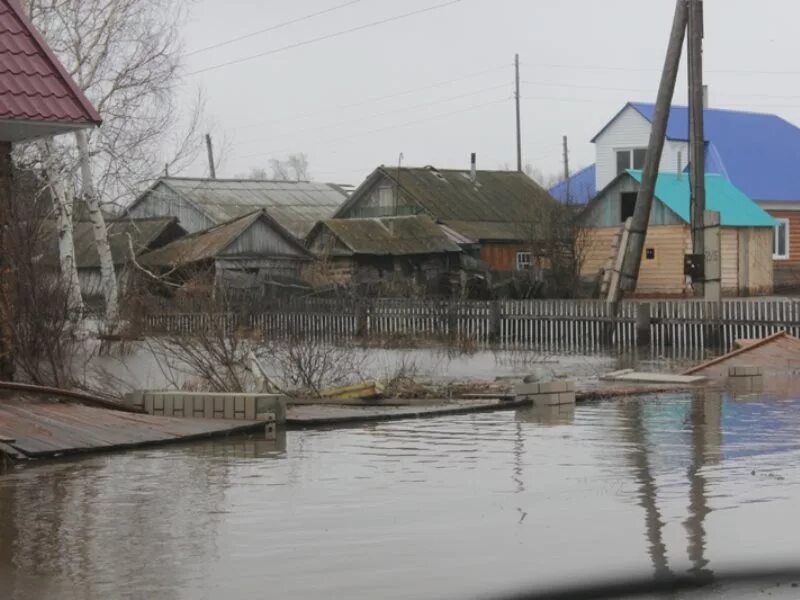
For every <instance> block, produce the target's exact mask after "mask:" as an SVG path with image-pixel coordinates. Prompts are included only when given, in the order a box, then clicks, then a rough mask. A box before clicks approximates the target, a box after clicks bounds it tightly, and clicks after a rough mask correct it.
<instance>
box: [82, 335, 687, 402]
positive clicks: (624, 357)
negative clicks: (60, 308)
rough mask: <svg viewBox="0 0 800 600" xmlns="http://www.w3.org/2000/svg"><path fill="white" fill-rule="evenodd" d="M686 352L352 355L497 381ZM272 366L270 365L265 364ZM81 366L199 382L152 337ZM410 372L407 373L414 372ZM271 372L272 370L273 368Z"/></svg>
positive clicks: (122, 376) (125, 382)
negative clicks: (150, 340)
mask: <svg viewBox="0 0 800 600" xmlns="http://www.w3.org/2000/svg"><path fill="white" fill-rule="evenodd" d="M698 359H699V357H695V360H694V361H690V360H687V359H686V358H685V357H680V358H676V357H665V356H660V355H651V354H650V353H648V352H646V353H644V354H643V355H641V356H639V355H636V354H621V355H620V354H609V353H597V354H590V355H583V354H556V353H550V352H541V351H536V350H508V349H505V350H494V351H492V350H480V351H475V352H459V351H457V350H453V349H450V350H448V349H447V348H414V349H383V348H354V349H353V355H352V356H351V357H349V358H348V363H350V364H349V367H348V368H352V369H354V372H353V373H351V375H352V377H353V378H354V379H355V380H360V379H376V378H377V379H383V380H387V379H391V378H392V377H393V376H395V375H396V374H397V370H398V368H400V366H402V367H403V368H405V369H407V370H409V371H410V372H413V374H414V376H415V378H416V379H417V380H430V381H452V380H458V381H474V380H479V381H492V380H494V379H495V378H496V377H512V376H520V375H528V374H531V373H533V374H536V375H538V376H539V377H540V378H543V379H549V378H558V377H564V376H569V377H570V379H573V380H576V381H589V380H593V379H597V378H598V377H600V376H601V375H603V374H605V373H608V372H609V371H614V370H617V369H625V368H630V367H639V368H640V369H642V370H650V371H653V370H655V371H666V372H680V371H682V370H685V369H686V367H687V366H689V365H691V364H696V362H697V360H698ZM265 366H267V367H269V365H265ZM81 368H82V369H84V370H85V371H86V372H87V374H88V375H89V376H90V378H91V379H93V380H95V383H96V384H99V385H100V386H101V387H102V386H103V385H106V386H110V387H112V388H113V389H114V391H119V390H123V391H130V390H133V389H173V388H178V389H180V388H183V387H185V386H188V389H195V388H196V387H197V383H198V382H197V380H196V378H195V377H194V376H193V375H192V373H191V369H190V368H188V367H187V366H186V365H183V364H180V363H179V362H177V361H175V359H174V358H171V357H168V356H165V355H163V354H161V353H159V351H158V350H157V349H154V348H153V347H152V346H151V345H150V344H148V343H131V344H128V345H127V346H126V349H125V352H124V353H116V354H112V355H100V356H96V355H95V356H91V357H90V358H82V361H81ZM409 374H410V373H408V372H407V373H406V375H409ZM270 375H273V374H272V373H270Z"/></svg>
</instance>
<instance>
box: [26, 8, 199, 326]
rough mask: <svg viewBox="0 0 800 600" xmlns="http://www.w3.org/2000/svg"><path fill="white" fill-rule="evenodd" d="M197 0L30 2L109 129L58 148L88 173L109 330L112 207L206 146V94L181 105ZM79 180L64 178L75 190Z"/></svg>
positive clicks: (114, 307)
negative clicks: (183, 33)
mask: <svg viewBox="0 0 800 600" xmlns="http://www.w3.org/2000/svg"><path fill="white" fill-rule="evenodd" d="M188 1H189V0H28V8H29V11H30V15H31V18H32V20H33V22H34V25H36V27H37V28H38V29H39V31H40V32H42V34H43V35H44V37H45V38H46V39H47V41H48V43H49V45H50V46H51V48H52V49H53V50H54V52H55V53H56V54H57V55H58V57H59V58H60V59H61V61H62V62H63V63H64V65H65V66H66V68H67V71H68V72H69V73H70V75H71V76H72V77H73V79H74V80H75V82H76V83H77V84H78V86H79V87H80V88H81V89H82V90H83V91H84V92H85V93H86V95H87V97H88V98H89V100H90V101H91V102H92V103H93V104H94V106H95V108H97V110H98V112H99V113H100V115H101V117H102V118H103V125H102V126H101V127H100V128H99V129H95V130H89V131H82V132H78V133H77V134H76V135H75V138H74V139H69V138H67V139H63V137H62V138H61V139H59V140H57V141H56V142H55V143H54V144H52V148H53V153H56V154H58V155H59V157H60V158H61V160H62V162H63V163H64V164H66V165H68V168H67V172H71V173H74V172H80V192H79V194H77V196H78V197H79V198H80V199H81V200H82V201H83V202H84V203H85V205H86V208H87V210H88V214H89V216H90V219H91V222H92V230H93V232H94V239H95V245H96V247H97V252H98V255H99V257H100V264H101V275H102V282H103V283H102V286H103V291H104V297H105V304H106V313H105V317H106V324H107V326H109V327H113V326H114V324H115V323H116V321H117V319H118V317H119V308H118V306H119V303H118V291H117V280H116V275H115V273H114V261H113V257H112V256H111V249H110V245H109V243H108V234H107V227H106V223H105V218H104V215H103V211H102V210H101V209H102V207H103V206H108V205H115V206H117V207H118V206H124V205H126V204H127V203H128V202H129V201H130V200H131V198H132V197H133V196H135V194H136V193H138V192H139V191H140V190H141V189H142V188H143V187H144V185H145V184H146V182H148V181H150V180H152V179H154V178H155V177H157V176H158V174H159V173H160V172H161V171H162V170H163V169H164V167H165V165H166V166H167V168H170V169H171V170H174V171H179V170H180V168H181V167H182V166H184V165H186V164H189V163H190V162H191V161H192V160H194V158H195V156H196V154H197V152H199V151H200V149H201V147H200V145H199V144H197V142H196V139H197V137H198V136H197V135H196V131H197V128H198V125H199V121H200V117H201V112H202V98H201V96H200V95H199V94H198V97H197V101H196V103H195V105H194V106H191V107H189V108H190V110H189V111H188V113H187V112H186V111H181V110H180V108H179V106H178V97H179V94H180V92H181V91H182V90H181V88H180V81H181V80H180V77H179V76H178V70H179V68H180V66H181V64H182V58H183V48H182V45H181V38H180V35H179V30H180V26H181V24H182V23H183V22H184V20H185V16H186V7H187V2H188ZM48 158H49V157H43V158H42V160H43V163H44V162H47V160H48ZM70 167H71V168H70ZM74 185H76V181H75V179H74V178H68V179H65V180H64V181H63V186H64V188H65V189H66V188H68V187H69V186H74ZM51 186H52V184H51ZM73 189H74V188H73ZM64 262H65V259H64V257H63V256H62V263H64Z"/></svg>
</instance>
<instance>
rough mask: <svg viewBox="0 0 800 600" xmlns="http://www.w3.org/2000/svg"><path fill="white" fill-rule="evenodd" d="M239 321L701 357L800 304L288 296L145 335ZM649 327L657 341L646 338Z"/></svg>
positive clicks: (338, 335) (481, 343)
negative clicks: (614, 303)
mask: <svg viewBox="0 0 800 600" xmlns="http://www.w3.org/2000/svg"><path fill="white" fill-rule="evenodd" d="M642 307H646V311H645V313H646V314H647V313H649V327H646V326H645V327H644V329H643V328H642V325H641V310H642ZM637 317H638V318H639V326H638V327H637ZM647 322H648V321H645V323H647ZM237 328H250V329H255V330H259V331H263V332H267V333H269V334H270V335H273V336H302V337H310V338H313V339H318V340H320V341H325V342H332V343H335V342H336V341H339V340H345V339H355V338H359V339H374V340H386V339H395V340H400V341H402V340H404V339H407V340H412V339H413V340H439V341H451V342H469V343H470V344H472V345H474V346H475V347H493V348H507V349H517V348H529V349H538V350H546V351H548V352H554V353H594V352H600V351H605V350H608V349H609V348H613V349H616V350H619V351H627V350H632V349H634V348H637V347H639V346H649V347H650V349H651V350H652V351H653V352H654V353H657V354H660V355H663V356H674V357H694V356H697V355H702V353H703V352H705V351H706V350H716V351H719V350H723V351H726V350H729V349H731V348H732V347H733V346H734V344H735V342H736V340H738V339H753V338H761V337H765V336H767V335H771V334H774V333H777V332H779V331H787V332H788V333H790V334H791V335H795V336H800V302H798V301H793V300H789V299H736V300H725V301H723V302H722V303H719V304H708V303H705V302H702V301H694V300H668V301H648V302H645V301H637V302H624V303H622V304H621V305H620V307H619V311H618V312H617V313H616V314H615V313H614V312H613V311H612V309H611V307H610V306H609V305H608V304H607V303H605V302H603V301H598V300H530V301H517V300H500V301H432V300H412V299H400V300H370V301H361V302H350V303H346V302H341V301H338V300H337V301H333V300H324V299H311V300H295V301H282V302H280V303H277V304H273V305H271V306H269V307H264V308H263V310H258V311H257V312H254V313H247V314H237V313H227V314H209V313H162V314H157V315H149V316H147V317H145V319H144V333H147V334H156V335H157V334H187V335H191V334H196V333H198V332H200V331H208V330H210V329H215V330H217V331H221V332H222V333H223V334H225V333H227V332H232V331H233V330H235V329H237ZM648 330H649V331H648ZM645 332H646V333H647V334H648V335H647V336H646V337H647V338H649V339H645Z"/></svg>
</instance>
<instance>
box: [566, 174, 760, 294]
mask: <svg viewBox="0 0 800 600" xmlns="http://www.w3.org/2000/svg"><path fill="white" fill-rule="evenodd" d="M641 178H642V173H641V171H633V170H628V171H625V172H623V173H622V174H621V175H619V176H618V177H616V178H615V179H614V180H613V181H612V182H611V183H610V184H609V185H608V186H606V188H605V189H604V190H602V191H601V192H600V193H599V194H598V195H597V196H596V197H595V199H594V200H592V201H591V202H590V203H589V204H588V205H587V207H586V208H585V210H584V212H583V213H582V215H581V217H580V221H581V224H582V226H583V228H584V229H583V230H582V233H581V236H580V237H581V239H580V243H581V245H582V263H581V273H582V275H583V277H584V278H586V279H591V280H598V279H599V277H600V276H601V273H602V271H603V270H604V269H606V268H608V267H609V256H610V253H611V250H612V247H613V246H614V243H615V239H616V238H617V236H618V235H619V232H620V229H621V227H622V225H623V223H624V222H625V221H626V220H627V219H628V217H630V216H632V215H633V210H634V207H635V204H636V196H637V194H638V191H639V187H640V185H641ZM689 193H690V192H689V178H688V176H686V175H685V174H683V173H660V174H659V176H658V180H657V183H656V192H655V198H654V202H653V208H652V211H651V214H650V224H649V227H648V231H647V238H646V241H645V255H644V257H643V259H642V263H641V270H640V273H639V282H638V286H637V288H636V292H637V294H643V295H655V296H682V295H686V294H689V292H690V286H689V285H688V284H687V279H686V277H685V275H684V256H685V255H686V254H690V253H691V230H690V227H689V219H690V214H689ZM706 196H707V198H706V206H707V207H708V210H713V211H719V213H720V216H721V222H722V228H721V246H722V290H723V293H726V294H728V295H750V294H764V293H771V292H772V289H773V261H772V247H773V230H774V225H775V222H774V220H773V219H772V217H770V216H769V215H768V214H767V213H766V212H765V211H764V210H763V209H762V208H761V207H759V206H758V204H756V203H755V202H753V201H752V200H751V199H750V198H748V197H747V196H746V195H745V194H744V193H743V192H742V191H741V190H739V189H738V188H736V187H735V186H734V185H733V184H732V183H731V182H730V181H728V180H727V179H726V178H724V177H722V176H720V175H706Z"/></svg>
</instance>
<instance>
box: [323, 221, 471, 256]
mask: <svg viewBox="0 0 800 600" xmlns="http://www.w3.org/2000/svg"><path fill="white" fill-rule="evenodd" d="M322 228H326V229H328V230H329V231H330V232H331V233H333V235H335V236H336V238H337V239H338V240H339V241H340V242H341V243H342V244H344V246H346V247H347V248H349V250H350V252H352V253H353V254H370V255H378V256H408V255H414V254H440V253H447V252H461V247H460V246H459V245H458V244H457V243H456V242H454V241H453V240H452V239H451V238H450V236H449V235H448V234H447V232H445V231H444V230H443V229H442V227H440V226H439V225H437V224H436V223H434V221H433V220H432V219H431V218H430V217H428V216H425V215H417V216H413V217H388V218H381V219H330V220H327V221H323V222H322V223H320V224H319V226H317V227H316V228H315V229H314V231H313V232H312V233H311V235H310V236H309V237H310V238H311V239H313V238H314V237H315V236H316V235H317V233H318V232H319V231H320V230H321V229H322Z"/></svg>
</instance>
